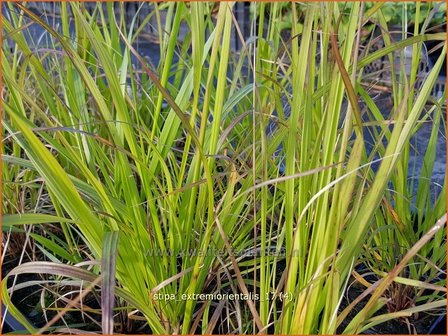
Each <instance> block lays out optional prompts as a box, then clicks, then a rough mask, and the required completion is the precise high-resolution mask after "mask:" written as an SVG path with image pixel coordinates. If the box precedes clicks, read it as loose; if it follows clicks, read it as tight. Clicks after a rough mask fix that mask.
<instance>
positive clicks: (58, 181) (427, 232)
mask: <svg viewBox="0 0 448 336" xmlns="http://www.w3.org/2000/svg"><path fill="white" fill-rule="evenodd" d="M4 6H7V8H8V10H9V11H8V13H9V15H8V16H6V17H5V18H4V19H3V27H2V28H3V31H4V36H5V38H4V44H3V54H2V57H3V60H2V71H3V83H4V95H3V108H4V111H5V114H4V115H3V118H2V125H3V134H2V136H3V139H6V140H5V141H4V142H3V148H2V153H3V155H2V159H3V162H4V163H5V164H4V166H3V171H4V174H3V178H4V183H5V185H10V186H11V187H9V188H8V189H7V192H8V193H9V196H10V198H8V201H4V202H3V211H4V213H6V214H7V215H6V216H5V217H4V218H5V219H6V220H4V221H5V222H6V224H7V225H4V230H5V228H6V229H9V228H15V230H19V231H20V230H23V229H24V228H25V229H26V228H27V227H28V225H38V224H45V223H60V225H61V230H60V231H57V232H56V233H54V234H51V233H48V232H46V231H45V229H44V230H43V232H40V234H39V235H37V234H34V235H33V236H31V238H32V239H33V241H35V243H36V244H37V243H39V244H40V245H41V246H42V251H45V252H44V253H43V254H42V257H41V258H40V259H39V258H38V259H39V261H33V262H31V263H27V264H23V265H20V266H18V267H16V268H15V269H14V270H13V271H12V272H11V273H10V274H9V276H12V275H16V274H19V273H20V272H22V273H49V274H52V275H54V276H56V277H70V278H75V279H77V280H82V281H85V282H87V283H89V284H90V285H89V287H88V288H87V292H88V293H89V294H91V295H93V296H95V295H97V294H96V291H97V288H98V287H99V288H101V300H98V301H99V302H100V303H99V304H100V306H101V310H99V308H97V309H96V310H93V311H95V312H96V313H98V311H101V313H102V318H101V322H102V324H101V328H102V331H103V332H104V333H112V332H113V331H114V330H116V329H117V327H116V325H114V321H115V322H116V319H117V317H114V315H118V314H124V315H126V317H127V318H128V319H129V320H131V321H134V323H136V322H135V321H143V323H144V327H146V328H147V329H146V330H147V332H151V333H157V334H164V333H184V334H187V333H217V332H219V333H240V334H242V333H257V332H260V333H267V332H275V333H282V334H289V333H293V334H315V333H322V334H332V333H335V332H336V331H337V330H338V328H339V330H340V328H341V326H342V325H343V324H344V330H343V332H345V333H352V334H354V333H358V332H361V331H363V330H366V329H368V328H369V327H371V326H373V325H376V324H378V323H381V322H384V321H386V320H388V319H392V318H395V317H396V316H397V315H394V314H397V313H398V314H403V316H404V315H406V314H409V310H412V312H413V313H415V312H419V311H426V310H430V309H436V308H440V307H441V306H442V305H441V302H442V301H443V299H442V298H443V297H444V293H442V294H441V293H440V289H441V288H442V286H443V281H444V280H441V279H439V278H438V277H439V275H440V268H441V267H443V264H444V262H445V260H446V257H445V258H444V257H443V256H442V254H440V253H435V252H436V251H437V247H439V246H440V244H443V243H444V241H445V236H444V234H445V233H444V231H443V230H440V229H441V227H442V225H443V224H444V221H443V218H444V217H443V214H444V213H445V212H446V198H445V196H444V195H442V194H440V195H439V196H437V199H436V201H435V203H431V193H430V191H429V189H430V188H429V182H423V183H422V182H419V186H418V188H419V189H418V192H417V201H416V205H415V206H416V209H417V211H416V216H417V217H416V218H417V222H418V228H417V229H416V230H414V229H413V228H411V227H409V225H408V224H405V223H409V222H410V220H411V216H412V215H413V209H412V206H411V202H405V201H403V200H404V199H406V198H407V199H411V198H412V195H411V193H412V192H413V191H412V190H413V189H412V188H413V187H412V186H409V184H408V180H407V175H408V174H407V173H408V172H407V169H408V168H407V167H408V165H409V151H410V141H409V140H410V138H411V137H412V136H413V135H414V134H415V133H416V132H417V130H418V129H419V127H420V125H421V124H422V122H423V121H425V120H426V119H428V118H430V117H431V118H434V125H435V126H434V128H433V131H432V133H431V138H430V141H429V144H428V149H427V151H426V153H427V154H426V156H425V166H424V169H423V170H422V172H421V179H420V181H422V180H423V181H428V180H429V179H430V177H431V171H432V168H431V167H432V165H433V164H434V161H435V155H436V154H435V153H436V152H435V150H436V149H435V148H436V145H437V134H438V130H439V128H440V126H439V125H440V124H443V117H442V112H441V100H439V101H438V102H437V104H434V105H433V106H432V107H430V108H429V110H428V111H426V113H423V110H424V109H425V108H426V106H427V103H428V102H429V101H430V100H431V98H430V96H431V92H432V91H433V87H434V85H435V83H436V80H437V76H438V74H439V72H440V69H441V67H442V63H443V59H444V57H445V54H446V46H445V45H444V46H443V47H442V49H441V50H442V51H441V54H440V57H439V59H438V60H437V62H436V63H435V65H434V67H433V69H431V71H430V72H429V74H428V76H427V78H426V80H425V81H424V83H423V85H422V87H421V88H419V90H416V89H415V88H414V86H413V83H414V82H415V80H416V76H417V72H418V64H419V63H418V62H419V60H418V58H419V53H418V50H419V49H421V47H422V43H423V42H424V41H427V40H431V41H444V39H445V35H444V34H427V33H426V32H425V24H423V26H422V27H421V29H420V28H419V25H418V24H417V25H416V28H415V29H416V31H415V33H416V34H415V36H413V37H409V38H404V39H403V40H402V41H400V42H391V41H390V40H388V36H389V35H388V32H387V30H385V31H384V32H383V38H384V42H385V43H384V45H385V46H384V47H383V48H381V49H379V50H377V51H375V52H373V53H368V54H367V55H365V56H364V55H360V54H359V53H358V50H359V49H360V46H361V32H362V29H363V26H364V25H365V24H366V22H371V21H375V22H378V24H379V25H381V26H383V25H384V24H385V23H386V22H385V18H384V14H383V12H382V10H383V8H382V6H379V5H378V6H374V7H372V8H370V9H369V10H366V8H365V6H364V4H363V3H359V2H358V3H353V4H352V5H351V6H350V7H349V12H347V10H344V12H342V11H341V9H340V7H339V6H338V5H337V4H333V3H321V4H317V3H310V4H306V5H298V4H292V5H289V6H287V5H285V4H279V3H274V4H271V5H268V4H265V3H259V4H255V3H254V4H251V5H250V6H251V13H252V20H253V21H252V23H253V26H252V27H251V35H252V36H253V38H250V39H248V40H244V38H242V37H243V36H242V34H241V31H243V29H242V27H239V26H238V24H237V23H236V21H235V17H234V14H233V11H232V10H233V6H235V4H234V3H231V2H223V3H219V5H216V6H215V5H213V4H210V3H195V2H193V3H188V4H187V3H163V4H152V5H151V6H152V7H151V8H152V11H151V14H150V15H149V16H148V17H147V19H144V20H143V21H142V22H140V21H139V20H138V15H139V12H138V11H137V13H136V15H135V17H134V18H132V20H131V21H130V22H127V21H129V20H128V18H127V17H126V15H125V12H124V7H120V6H117V7H116V8H115V7H114V4H113V3H107V4H97V5H96V6H94V7H93V11H88V10H87V8H86V5H85V4H80V3H61V4H60V21H61V26H60V27H53V26H51V25H50V24H49V22H48V18H46V17H39V16H38V15H36V14H35V13H34V12H33V11H31V10H30V9H29V8H27V7H26V6H25V5H21V4H12V3H9V4H4ZM418 8H419V6H418V5H417V14H416V16H417V18H418V15H419V14H418ZM140 10H141V8H140ZM287 11H289V12H288V15H290V16H291V17H292V23H291V25H290V26H284V25H278V24H277V23H278V22H280V21H281V20H282V18H283V17H284V16H285V12H287ZM342 14H343V15H344V18H343V20H342ZM162 17H163V18H164V19H163V20H162ZM154 18H155V22H156V23H157V24H156V26H155V27H153V28H154V31H155V32H156V35H157V38H158V42H159V48H160V59H161V62H160V63H159V64H158V65H151V64H149V63H148V62H147V60H145V59H144V58H143V57H141V56H140V54H139V51H138V50H136V49H138V48H137V47H136V46H135V45H136V43H135V41H137V39H138V34H139V32H140V31H142V30H143V29H144V27H145V26H146V25H147V24H148V22H149V21H150V20H152V19H154ZM369 20H370V21H369ZM415 22H421V21H420V20H417V19H416V20H415ZM31 24H38V25H40V26H41V27H42V28H43V30H44V35H43V36H44V38H45V39H46V40H47V45H48V47H47V48H40V47H38V46H34V45H32V44H31V42H30V38H29V36H27V29H28V27H29V25H31ZM185 27H187V28H188V30H187V33H186V34H185V35H184V36H183V39H182V40H179V39H178V37H179V35H180V32H181V30H182V29H183V28H185ZM285 27H287V28H288V29H290V32H291V34H290V35H291V36H290V38H289V39H285V38H284V35H282V34H280V30H284V29H286V28H285ZM232 32H236V35H237V36H238V38H241V41H240V42H241V45H242V48H241V50H239V51H238V53H234V52H232V49H231V39H232ZM31 40H32V39H31ZM411 45H413V46H414V49H413V50H414V54H413V62H412V71H411V73H407V72H406V71H405V69H404V67H402V68H400V69H399V70H398V72H397V74H395V73H394V74H393V76H392V78H393V79H394V80H395V79H396V81H393V83H392V94H393V108H392V109H391V113H390V115H388V116H383V115H382V114H381V112H380V110H379V109H378V107H377V105H376V102H375V100H374V99H372V98H371V96H370V95H369V93H368V92H367V91H366V89H365V86H363V85H364V84H365V83H364V82H363V76H362V74H363V67H365V66H367V65H368V64H370V63H372V62H374V61H376V60H378V59H381V58H383V57H385V56H388V55H393V54H394V52H397V51H400V50H402V48H404V47H406V46H411ZM372 125H373V126H374V127H373V128H372V131H371V133H372V134H371V138H372V139H373V140H374V142H375V147H374V149H373V150H372V149H371V148H368V145H367V143H368V142H367V140H366V133H367V132H368V129H369V127H370V126H372ZM378 165H379V167H378V168H375V167H376V166H378ZM36 179H38V180H39V182H40V183H41V184H40V186H41V189H38V188H37V186H35V185H33V184H30V185H32V186H33V188H30V187H29V184H28V181H35V180H36ZM15 181H20V182H21V183H19V184H17V185H16V184H14V182H15ZM445 183H446V182H445ZM13 186H14V187H13ZM15 188H16V189H15ZM25 188H30V190H29V191H27V193H29V195H30V196H29V197H26V202H29V204H36V203H37V204H39V203H38V201H36V197H37V196H38V195H39V193H38V191H37V190H41V193H42V192H43V193H45V194H46V195H48V198H49V200H48V207H47V208H46V209H45V211H43V208H42V207H39V206H36V207H35V208H34V209H33V210H31V207H30V206H26V207H25V206H21V207H19V206H18V205H19V202H20V201H19V199H18V193H19V191H18V190H21V191H22V192H24V190H25ZM391 223H392V224H391ZM434 225H435V226H434ZM43 227H44V228H45V226H43ZM383 228H386V229H383ZM368 233H369V236H370V237H369V236H368ZM395 242H398V247H397V246H395V245H393V244H395ZM437 244H438V245H437ZM378 247H380V248H381V247H384V249H383V250H380V249H378ZM372 251H373V252H372ZM417 253H419V255H418V257H419V258H421V260H431V264H426V265H424V264H422V263H420V264H418V263H414V262H413V263H410V261H411V260H414V259H413V258H416V255H417ZM361 264H364V265H368V266H369V267H371V269H372V270H374V271H375V273H376V275H377V281H376V282H375V283H369V282H367V281H366V280H362V279H363V278H362V275H360V274H359V273H358V272H357V267H358V266H359V265H361ZM86 265H90V266H89V267H88V268H86V267H85V266H86ZM432 266H434V267H432ZM352 275H353V276H355V278H357V279H358V280H359V281H361V282H362V283H363V284H365V285H366V286H367V289H366V291H365V292H364V293H363V294H362V297H368V298H369V299H368V301H367V303H366V304H365V306H364V307H363V308H362V309H361V310H359V312H358V314H357V315H356V316H355V317H354V318H352V319H351V321H350V323H348V322H347V321H346V320H347V316H348V314H349V313H350V311H352V309H353V306H354V305H349V306H348V307H347V308H345V309H344V310H342V308H341V302H342V299H343V295H344V293H345V291H346V289H347V284H348V282H349V281H350V278H351V276H352ZM397 283H398V284H405V285H408V286H411V287H412V288H414V287H415V288H418V290H421V289H426V290H432V291H433V292H431V294H430V295H429V296H422V295H421V293H420V292H417V293H416V294H415V295H416V300H415V301H414V303H415V305H413V306H410V305H407V304H398V305H395V306H394V307H399V308H398V309H395V310H398V312H397V311H394V312H389V313H387V314H383V315H379V314H377V315H375V313H376V312H377V311H378V310H380V309H381V308H382V307H386V306H387V305H388V307H392V306H391V303H390V302H389V301H388V300H387V298H385V297H384V296H386V297H387V296H393V295H392V294H391V293H392V292H391V291H393V288H395V287H394V286H397ZM3 284H4V285H3V294H4V297H5V303H6V304H8V305H9V306H8V307H9V309H10V312H11V313H12V314H13V315H15V316H16V317H17V318H18V319H19V320H20V322H21V323H22V324H23V325H24V326H25V327H26V329H27V330H28V331H29V332H36V331H37V328H36V326H33V325H31V324H30V323H29V322H28V321H27V320H26V318H25V317H24V316H23V315H22V314H21V313H20V312H19V310H17V308H16V307H14V306H13V305H10V297H9V294H8V282H7V281H4V282H3ZM80 285H81V284H80ZM445 292H446V291H445ZM419 293H420V294H419ZM230 294H232V295H233V297H238V298H243V299H228V297H229V296H228V295H230ZM369 294H370V296H368V295H369ZM207 295H208V296H207ZM218 297H221V298H222V297H227V299H217V298H218ZM83 298H84V297H83V296H82V295H81V294H80V295H79V296H78V297H76V298H74V299H73V301H80V300H83ZM361 299H362V298H361V297H360V300H361ZM355 303H356V302H355ZM73 304H74V302H71V303H70V304H69V307H68V308H71V307H72V305H73ZM66 310H67V309H66ZM66 310H63V311H60V312H59V315H56V316H54V315H53V320H50V321H49V322H48V323H47V324H46V325H45V326H42V327H43V328H44V329H40V331H43V330H47V328H50V326H51V325H53V324H54V323H57V320H58V319H59V318H61V317H62V316H63V315H64V314H65V313H66ZM87 311H88V309H87V310H86V312H87ZM232 312H233V313H232ZM87 314H89V313H88V312H87ZM400 316H401V315H400ZM99 319H100V318H99V316H97V315H95V314H93V315H92V320H95V321H98V320H99ZM39 327H41V326H39ZM52 330H54V329H52ZM56 330H57V329H56Z"/></svg>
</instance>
